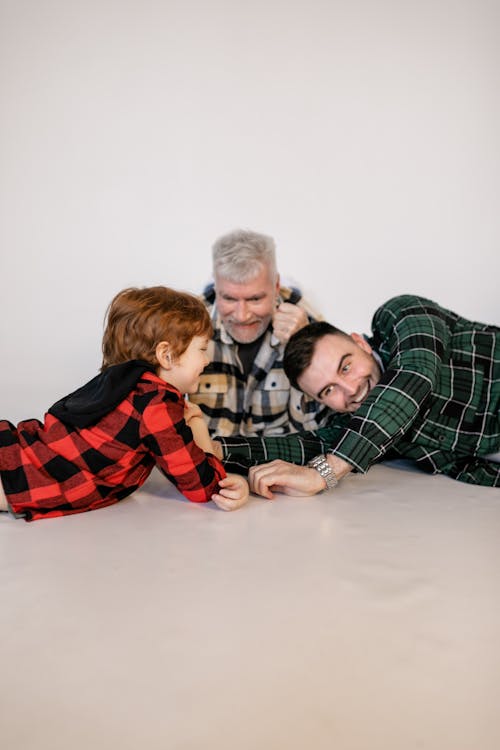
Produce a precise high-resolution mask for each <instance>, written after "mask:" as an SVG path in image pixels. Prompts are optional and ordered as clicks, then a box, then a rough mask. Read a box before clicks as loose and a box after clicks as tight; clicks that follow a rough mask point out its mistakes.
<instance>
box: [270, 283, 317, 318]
mask: <svg viewBox="0 0 500 750" xmlns="http://www.w3.org/2000/svg"><path fill="white" fill-rule="evenodd" d="M280 297H281V299H282V300H283V302H288V303H290V304H291V305H298V306H299V307H301V308H302V309H303V310H305V312H306V313H307V317H308V318H309V322H310V323H313V322H314V321H316V320H323V318H322V317H321V315H319V314H318V313H317V311H316V310H315V309H314V308H313V306H312V305H311V304H310V303H309V302H307V300H305V299H304V297H303V296H302V292H301V290H300V289H299V288H298V287H297V286H281V287H280Z"/></svg>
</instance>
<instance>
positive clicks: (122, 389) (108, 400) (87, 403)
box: [48, 359, 156, 427]
mask: <svg viewBox="0 0 500 750" xmlns="http://www.w3.org/2000/svg"><path fill="white" fill-rule="evenodd" d="M145 372H156V367H155V366H154V365H150V364H149V363H148V362H144V361H142V360H140V359H132V360H130V361H129V362H122V363H120V364H119V365H112V366H111V367H107V368H106V369H105V370H104V372H101V373H100V374H99V375H96V376H95V378H92V380H89V382H88V383H86V384H85V385H82V387H81V388H78V390H76V391H74V392H73V393H70V394H69V396H64V398H61V399H60V400H59V401H57V402H56V403H55V404H54V405H53V406H51V407H50V409H49V410H48V411H49V414H52V415H53V416H54V417H57V419H60V420H61V422H64V424H67V425H70V426H72V427H90V425H92V424H95V423H96V422H97V421H98V420H99V419H101V417H104V416H105V415H106V414H109V412H110V411H113V409H114V408H115V407H116V406H118V404H119V403H120V402H121V401H123V399H124V398H125V397H126V396H127V395H128V394H129V393H130V391H131V390H132V388H133V387H134V386H135V384H136V383H137V381H138V380H139V378H140V377H141V375H143V374H144V373H145Z"/></svg>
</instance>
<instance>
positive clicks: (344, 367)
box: [342, 362, 351, 375]
mask: <svg viewBox="0 0 500 750" xmlns="http://www.w3.org/2000/svg"><path fill="white" fill-rule="evenodd" d="M350 369H351V363H350V362H346V363H345V365H344V366H343V367H342V373H343V374H344V375H345V374H346V373H348V372H349V370H350Z"/></svg>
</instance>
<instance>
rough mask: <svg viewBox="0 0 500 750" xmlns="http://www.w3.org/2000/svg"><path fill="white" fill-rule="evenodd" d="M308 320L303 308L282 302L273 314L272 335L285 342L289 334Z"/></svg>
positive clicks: (304, 324) (302, 326)
mask: <svg viewBox="0 0 500 750" xmlns="http://www.w3.org/2000/svg"><path fill="white" fill-rule="evenodd" d="M308 322H309V321H308V319H307V314H306V312H305V310H303V309H302V308H301V307H299V306H298V305H292V304H291V303H290V302H282V303H281V305H280V306H279V307H278V308H277V309H276V311H275V313H274V315H273V330H274V335H275V336H276V338H278V339H279V340H280V342H281V343H282V344H287V343H288V339H289V338H290V336H292V335H293V334H294V333H296V332H297V331H300V329H301V328H304V326H306V325H307V324H308Z"/></svg>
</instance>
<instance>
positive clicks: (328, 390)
mask: <svg viewBox="0 0 500 750" xmlns="http://www.w3.org/2000/svg"><path fill="white" fill-rule="evenodd" d="M334 388H335V386H334V385H327V386H326V388H325V389H324V390H323V393H322V394H321V398H325V396H329V395H330V393H332V392H333V389H334Z"/></svg>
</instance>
